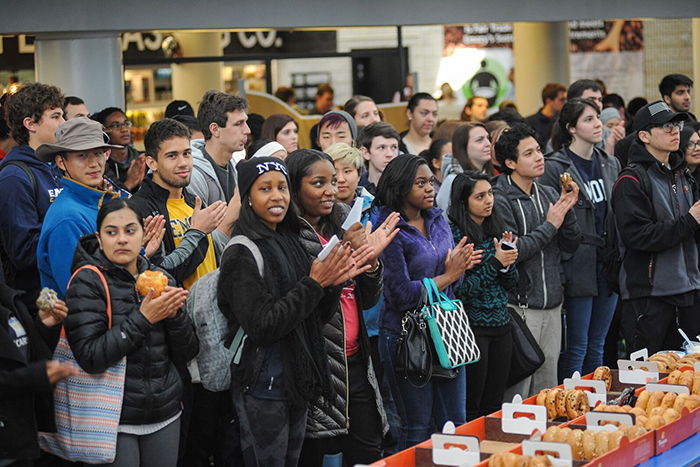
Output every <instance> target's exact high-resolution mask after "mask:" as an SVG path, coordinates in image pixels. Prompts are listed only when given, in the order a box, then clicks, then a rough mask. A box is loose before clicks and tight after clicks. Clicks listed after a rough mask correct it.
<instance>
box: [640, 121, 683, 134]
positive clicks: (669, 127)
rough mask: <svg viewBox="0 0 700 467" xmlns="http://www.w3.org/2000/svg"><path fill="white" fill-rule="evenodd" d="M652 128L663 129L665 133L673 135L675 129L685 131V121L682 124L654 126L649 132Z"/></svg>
mask: <svg viewBox="0 0 700 467" xmlns="http://www.w3.org/2000/svg"><path fill="white" fill-rule="evenodd" d="M652 128H661V129H663V130H664V133H672V132H673V129H674V128H678V131H683V121H680V122H666V123H664V124H663V125H652V126H650V127H649V129H648V130H647V132H648V131H650V130H651V129H652Z"/></svg>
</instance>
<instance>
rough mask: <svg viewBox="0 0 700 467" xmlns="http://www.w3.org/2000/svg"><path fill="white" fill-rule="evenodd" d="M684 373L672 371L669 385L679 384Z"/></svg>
mask: <svg viewBox="0 0 700 467" xmlns="http://www.w3.org/2000/svg"><path fill="white" fill-rule="evenodd" d="M682 374H683V372H682V371H681V370H675V371H672V372H671V374H670V375H668V380H667V381H666V382H667V383H668V384H678V380H679V379H680V378H681V375H682Z"/></svg>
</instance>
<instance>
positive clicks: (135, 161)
mask: <svg viewBox="0 0 700 467" xmlns="http://www.w3.org/2000/svg"><path fill="white" fill-rule="evenodd" d="M92 119H93V120H97V121H98V122H100V123H101V124H102V126H103V127H104V131H105V133H107V136H109V142H110V144H117V145H119V146H123V147H124V149H114V150H112V154H111V155H110V157H109V159H107V165H106V167H105V177H107V178H109V179H110V180H112V181H114V183H116V184H117V185H119V186H120V187H121V188H123V189H125V190H127V191H128V192H130V193H132V194H133V193H136V191H138V189H139V187H140V186H141V181H142V180H143V176H144V174H145V173H146V156H145V155H144V154H142V153H139V151H137V150H136V149H135V148H134V147H133V146H132V145H131V143H132V142H133V138H132V136H131V125H132V124H131V121H129V119H128V118H126V114H125V113H124V111H123V110H121V109H119V108H117V107H107V108H106V109H104V110H102V111H101V112H99V113H97V114H96V115H94V116H93V117H92Z"/></svg>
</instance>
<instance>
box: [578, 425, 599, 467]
mask: <svg viewBox="0 0 700 467" xmlns="http://www.w3.org/2000/svg"><path fill="white" fill-rule="evenodd" d="M581 442H582V443H583V458H584V459H586V460H587V461H592V460H593V459H595V458H596V457H598V447H597V446H596V442H595V432H594V431H591V430H586V431H584V432H583V438H582V440H581Z"/></svg>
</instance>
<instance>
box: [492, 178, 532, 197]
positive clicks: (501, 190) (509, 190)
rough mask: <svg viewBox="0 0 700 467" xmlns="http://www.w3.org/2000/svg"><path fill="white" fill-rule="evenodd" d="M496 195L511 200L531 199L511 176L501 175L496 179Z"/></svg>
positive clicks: (494, 189) (494, 187)
mask: <svg viewBox="0 0 700 467" xmlns="http://www.w3.org/2000/svg"><path fill="white" fill-rule="evenodd" d="M493 191H494V193H498V194H500V195H501V196H504V197H506V198H511V199H529V198H530V197H529V196H528V195H527V194H526V193H525V192H524V191H523V190H521V189H520V187H519V186H518V185H516V184H515V182H514V181H513V180H512V179H511V178H510V175H507V174H501V175H499V176H498V177H496V183H495V184H493Z"/></svg>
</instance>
